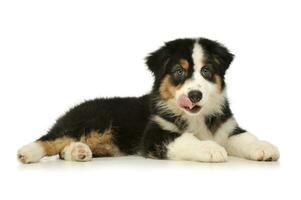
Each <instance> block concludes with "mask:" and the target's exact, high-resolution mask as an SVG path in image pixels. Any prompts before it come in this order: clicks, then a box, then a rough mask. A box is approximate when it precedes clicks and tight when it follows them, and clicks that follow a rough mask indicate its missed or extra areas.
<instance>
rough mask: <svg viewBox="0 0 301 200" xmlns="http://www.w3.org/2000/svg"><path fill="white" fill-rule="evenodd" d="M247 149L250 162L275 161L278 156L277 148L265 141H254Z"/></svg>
mask: <svg viewBox="0 0 301 200" xmlns="http://www.w3.org/2000/svg"><path fill="white" fill-rule="evenodd" d="M249 148H250V155H249V158H250V159H251V160H257V161H276V160H278V159H279V156H280V155H279V151H278V149H277V147H275V146H274V145H272V144H270V143H268V142H265V141H256V142H254V143H252V144H250V147H249Z"/></svg>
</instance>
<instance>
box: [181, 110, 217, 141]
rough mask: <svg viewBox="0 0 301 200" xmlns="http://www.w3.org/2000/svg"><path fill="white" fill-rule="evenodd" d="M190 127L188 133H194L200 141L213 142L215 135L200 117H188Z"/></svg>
mask: <svg viewBox="0 0 301 200" xmlns="http://www.w3.org/2000/svg"><path fill="white" fill-rule="evenodd" d="M187 122H188V127H187V130H186V132H190V133H193V134H194V135H195V136H196V137H197V138H199V139H200V140H213V135H212V133H211V132H210V130H209V129H208V128H207V126H206V124H205V119H204V118H203V117H200V116H187Z"/></svg>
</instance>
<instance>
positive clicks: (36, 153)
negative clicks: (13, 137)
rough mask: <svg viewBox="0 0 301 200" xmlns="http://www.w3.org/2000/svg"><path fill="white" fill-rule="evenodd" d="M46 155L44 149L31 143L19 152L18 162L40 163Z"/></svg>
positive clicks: (37, 144)
mask: <svg viewBox="0 0 301 200" xmlns="http://www.w3.org/2000/svg"><path fill="white" fill-rule="evenodd" d="M44 155H45V152H44V148H43V146H42V145H40V144H39V143H37V142H33V143H30V144H28V145H25V146H23V147H22V148H21V149H19V150H18V153H17V156H18V160H19V161H20V162H22V163H24V164H27V163H35V162H39V160H40V159H41V158H42V157H43V156H44Z"/></svg>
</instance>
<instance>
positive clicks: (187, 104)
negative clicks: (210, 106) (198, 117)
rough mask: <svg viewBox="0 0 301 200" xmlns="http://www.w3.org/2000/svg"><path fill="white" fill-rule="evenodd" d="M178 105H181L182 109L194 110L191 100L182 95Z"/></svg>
mask: <svg viewBox="0 0 301 200" xmlns="http://www.w3.org/2000/svg"><path fill="white" fill-rule="evenodd" d="M177 103H178V105H179V106H180V107H186V108H189V109H192V108H193V104H192V102H191V101H190V99H189V98H188V97H187V96H186V95H184V94H182V95H181V96H180V97H179V99H178V102H177Z"/></svg>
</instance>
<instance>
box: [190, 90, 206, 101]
mask: <svg viewBox="0 0 301 200" xmlns="http://www.w3.org/2000/svg"><path fill="white" fill-rule="evenodd" d="M188 97H189V99H190V101H191V102H192V103H197V102H199V101H200V100H201V99H202V97H203V94H202V93H201V92H200V91H198V90H192V91H190V92H189V93H188Z"/></svg>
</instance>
